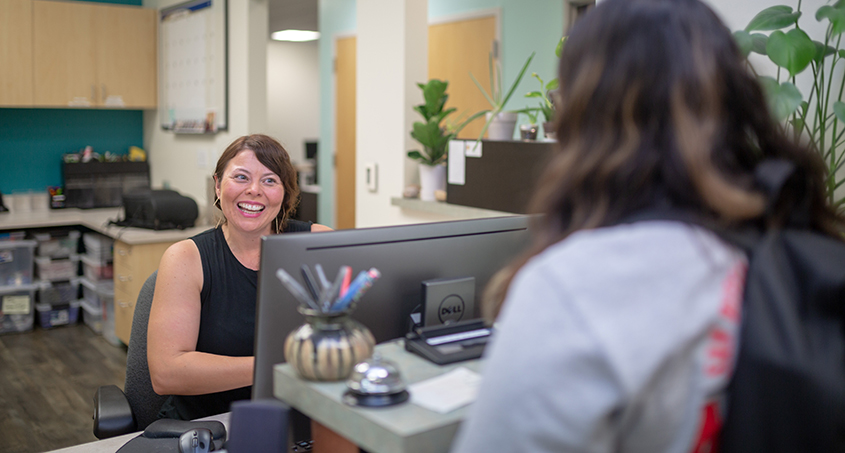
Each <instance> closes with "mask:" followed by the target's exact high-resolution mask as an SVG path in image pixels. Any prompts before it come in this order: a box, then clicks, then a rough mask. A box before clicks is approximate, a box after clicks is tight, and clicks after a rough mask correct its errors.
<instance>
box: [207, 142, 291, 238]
mask: <svg viewBox="0 0 845 453" xmlns="http://www.w3.org/2000/svg"><path fill="white" fill-rule="evenodd" d="M247 149H248V150H251V151H252V152H254V153H255V157H256V158H257V159H258V161H259V162H261V165H264V166H265V167H267V168H268V169H269V170H270V171H272V172H273V173H275V174H276V175H277V176H278V177H279V179H280V180H281V182H282V186H283V187H284V189H285V196H284V198H283V199H282V208H281V209H280V210H279V214H278V215H277V216H276V221H275V222H273V232H274V233H276V234H278V233H281V232H282V231H283V230H284V229H285V227H286V226H287V224H288V219H290V216H291V215H292V214H293V212H294V211H295V210H296V206H297V204H298V203H299V184H297V181H296V169H295V168H294V166H293V164H292V163H291V161H290V155H288V152H287V150H285V147H284V146H282V145H281V143H279V142H278V141H276V139H274V138H272V137H269V136H267V135H262V134H253V135H244V136H243V137H240V138H238V139H237V140H235V141H234V142H232V144H230V145H229V147H227V148H226V151H223V154H221V155H220V159H218V160H217V166H216V167H215V168H214V177H215V180H216V181H221V180H222V178H223V172H224V171H225V170H226V165H228V164H229V161H230V160H232V159H234V158H235V156H237V155H238V153H240V152H241V151H243V150H247ZM214 206H216V207H217V209H220V200H219V199H217V200H214Z"/></svg>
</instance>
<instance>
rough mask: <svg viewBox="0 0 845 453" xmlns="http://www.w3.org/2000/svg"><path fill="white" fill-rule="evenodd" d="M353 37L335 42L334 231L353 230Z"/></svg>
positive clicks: (354, 53) (354, 56)
mask: <svg viewBox="0 0 845 453" xmlns="http://www.w3.org/2000/svg"><path fill="white" fill-rule="evenodd" d="M355 43H356V39H355V37H354V36H353V37H349V38H339V39H338V40H337V41H335V129H334V130H335V199H334V202H335V228H336V229H346V228H355V124H356V121H355V90H356V88H355V61H356V51H355Z"/></svg>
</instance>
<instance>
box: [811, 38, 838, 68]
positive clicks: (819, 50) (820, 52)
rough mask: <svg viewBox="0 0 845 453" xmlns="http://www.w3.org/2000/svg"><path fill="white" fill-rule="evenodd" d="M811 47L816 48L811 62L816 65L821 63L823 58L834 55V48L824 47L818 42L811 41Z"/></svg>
mask: <svg viewBox="0 0 845 453" xmlns="http://www.w3.org/2000/svg"><path fill="white" fill-rule="evenodd" d="M813 45H815V46H816V54H815V55H814V56H813V61H815V62H816V63H821V62H822V61H824V59H825V58H827V57H829V56H831V55H833V54H835V53H836V48H835V47H831V46H825V45H824V44H822V43H820V42H818V41H813Z"/></svg>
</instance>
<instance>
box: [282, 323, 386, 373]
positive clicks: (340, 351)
mask: <svg viewBox="0 0 845 453" xmlns="http://www.w3.org/2000/svg"><path fill="white" fill-rule="evenodd" d="M299 312H300V313H302V314H303V315H304V316H305V324H303V325H301V326H299V327H298V328H297V329H296V330H294V331H293V332H291V333H290V334H289V335H288V337H287V339H286V340H285V360H286V361H287V363H289V364H290V365H291V367H293V369H294V370H296V372H297V373H298V374H299V376H300V377H302V378H303V379H308V380H311V381H342V380H344V379H346V378H348V377H349V375H350V374H351V373H352V369H353V368H354V367H355V364H357V363H358V362H361V361H363V360H366V359H368V358H370V357H371V356H372V355H373V348H374V347H375V344H376V340H375V338H373V334H372V333H371V332H370V330H369V329H367V328H366V327H365V326H364V325H363V324H361V323H359V322H358V321H356V320H354V319H352V318H351V317H350V315H351V313H352V311H351V310H347V311H342V312H335V313H323V312H320V311H317V310H313V309H310V308H305V307H299Z"/></svg>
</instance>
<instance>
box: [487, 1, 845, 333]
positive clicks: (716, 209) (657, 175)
mask: <svg viewBox="0 0 845 453" xmlns="http://www.w3.org/2000/svg"><path fill="white" fill-rule="evenodd" d="M558 75H559V83H560V88H559V91H558V96H557V99H556V103H555V105H556V110H557V117H556V121H555V124H556V134H557V138H558V147H557V148H558V151H557V153H556V154H555V156H554V157H553V158H552V160H551V162H549V164H548V165H547V166H546V170H545V172H544V174H543V175H542V177H541V178H540V179H539V181H538V185H537V188H536V191H535V194H534V196H533V198H532V201H531V204H530V209H529V211H530V212H532V213H539V214H542V215H541V216H539V217H538V221H537V224H536V225H535V232H536V233H537V234H536V237H535V245H534V247H533V248H532V250H531V251H530V252H529V253H528V254H527V255H526V256H524V257H522V258H520V259H519V260H517V261H516V262H515V263H513V264H512V265H511V266H509V267H508V268H507V269H505V270H503V271H502V272H501V273H500V274H499V275H498V276H497V277H496V278H495V279H494V280H493V281H492V282H491V284H490V285H488V288H487V291H486V296H485V310H484V312H485V316H487V317H488V318H493V317H495V316H496V315H497V314H498V311H499V308H500V306H501V303H502V302H503V300H504V297H505V293H506V291H507V287H508V286H509V284H510V281H511V279H512V277H513V275H514V274H515V273H516V272H517V271H518V270H519V269H520V268H521V267H522V265H524V264H525V263H526V262H527V261H528V260H529V259H530V258H531V257H532V256H534V255H536V254H538V253H540V252H541V251H543V250H545V249H546V248H547V247H549V246H550V245H552V244H554V243H556V242H559V241H560V240H562V239H564V238H566V237H567V236H569V235H570V234H572V233H574V232H576V231H579V230H586V229H593V228H599V227H603V226H609V225H613V224H616V223H619V222H620V221H623V220H624V219H625V218H626V217H629V216H631V215H632V214H634V213H635V212H637V211H639V210H643V209H647V208H648V207H650V206H653V205H655V204H657V203H659V202H668V203H670V204H671V205H672V206H674V207H676V208H678V209H683V210H689V211H693V212H696V213H698V215H700V216H702V217H703V218H704V219H705V220H708V221H711V222H713V223H715V224H721V225H724V226H730V225H736V224H739V223H744V222H756V223H758V224H760V225H762V224H764V223H765V224H768V225H778V224H783V223H784V222H785V221H786V220H787V218H788V217H789V213H790V212H791V211H792V208H793V206H794V205H795V204H796V203H798V202H800V201H801V200H805V199H809V203H810V211H811V226H812V227H814V228H816V229H817V230H820V231H824V232H827V233H830V234H834V235H835V234H841V231H843V229H842V228H843V225H845V221H843V219H842V217H841V216H837V214H836V213H835V212H834V210H833V209H832V208H831V207H830V206H829V205H828V204H827V203H826V201H825V197H824V185H823V181H824V176H825V171H826V170H825V166H824V163H823V162H822V161H821V159H820V158H819V156H818V155H817V154H816V153H814V152H812V151H810V150H808V149H806V148H804V147H801V146H797V145H795V144H794V143H793V142H792V141H790V140H788V139H787V138H786V137H784V136H783V135H782V134H781V132H780V130H779V128H778V126H777V125H776V123H775V122H774V121H773V120H772V119H771V117H770V115H769V113H768V110H767V106H766V102H765V98H764V96H763V92H762V90H761V88H760V86H759V84H758V83H757V81H756V80H755V79H754V77H753V76H752V75H751V74H750V73H749V71H748V69H747V67H746V63H745V60H744V58H743V57H742V55H741V54H740V52H739V50H738V48H737V47H736V44H735V43H734V41H733V37H732V36H731V33H730V32H729V31H728V29H727V28H726V27H725V26H724V25H723V24H722V22H721V21H720V20H719V18H718V17H717V16H716V14H715V13H713V11H712V10H711V9H710V8H709V7H707V6H706V5H704V4H703V3H702V2H700V1H699V0H605V1H603V2H601V3H599V4H598V6H597V7H596V8H594V9H593V10H592V11H590V12H589V13H588V14H586V15H585V16H584V17H583V18H582V19H580V20H579V21H578V23H576V25H575V27H574V28H573V30H572V33H571V34H570V36H569V38H568V39H567V41H566V44H565V47H564V50H563V53H562V55H561V59H560V65H559V70H558ZM767 158H781V159H786V160H789V161H790V162H792V163H794V164H795V168H796V174H795V177H794V178H793V180H794V181H798V182H799V183H797V184H793V185H790V186H788V187H786V188H785V191H784V193H782V197H781V198H780V201H779V203H778V204H777V206H776V207H775V210H774V212H773V213H772V214H771V215H768V216H764V213H765V210H766V201H767V200H766V198H765V197H764V196H763V194H762V193H761V192H759V191H758V190H757V188H756V187H755V182H754V169H755V168H756V167H757V165H758V164H759V163H760V162H761V161H762V160H764V159H767ZM837 231H839V232H840V233H837Z"/></svg>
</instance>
